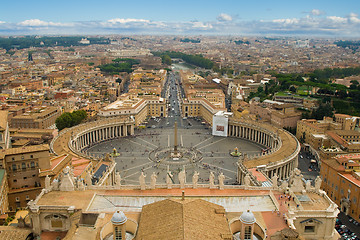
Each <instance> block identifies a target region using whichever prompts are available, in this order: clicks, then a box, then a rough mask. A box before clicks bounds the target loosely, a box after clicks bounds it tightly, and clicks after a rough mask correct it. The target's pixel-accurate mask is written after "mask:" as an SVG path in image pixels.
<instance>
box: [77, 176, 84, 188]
mask: <svg viewBox="0 0 360 240" xmlns="http://www.w3.org/2000/svg"><path fill="white" fill-rule="evenodd" d="M77 190H79V191H84V190H85V185H84V182H83V179H82V178H79V179H78V180H77Z"/></svg>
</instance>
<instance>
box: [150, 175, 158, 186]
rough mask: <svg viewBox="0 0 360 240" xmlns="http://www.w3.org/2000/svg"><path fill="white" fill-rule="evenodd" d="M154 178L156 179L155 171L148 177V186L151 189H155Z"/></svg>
mask: <svg viewBox="0 0 360 240" xmlns="http://www.w3.org/2000/svg"><path fill="white" fill-rule="evenodd" d="M156 179H157V175H156V173H155V172H153V173H152V174H151V177H150V188H151V189H155V187H156Z"/></svg>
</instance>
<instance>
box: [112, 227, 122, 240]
mask: <svg viewBox="0 0 360 240" xmlns="http://www.w3.org/2000/svg"><path fill="white" fill-rule="evenodd" d="M114 234H115V237H114V240H121V239H122V238H121V229H120V227H115V233H114Z"/></svg>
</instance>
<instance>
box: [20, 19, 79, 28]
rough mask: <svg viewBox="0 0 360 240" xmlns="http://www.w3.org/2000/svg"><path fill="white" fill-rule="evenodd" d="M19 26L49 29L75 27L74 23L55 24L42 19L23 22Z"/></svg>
mask: <svg viewBox="0 0 360 240" xmlns="http://www.w3.org/2000/svg"><path fill="white" fill-rule="evenodd" d="M18 25H21V26H29V27H48V26H63V27H65V26H73V24H72V23H54V22H45V21H42V20H40V19H29V20H25V21H22V22H19V23H18Z"/></svg>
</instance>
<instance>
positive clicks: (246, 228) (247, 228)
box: [244, 226, 251, 240]
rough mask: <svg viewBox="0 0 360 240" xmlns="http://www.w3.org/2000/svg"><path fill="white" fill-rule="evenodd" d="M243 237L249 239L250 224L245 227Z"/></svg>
mask: <svg viewBox="0 0 360 240" xmlns="http://www.w3.org/2000/svg"><path fill="white" fill-rule="evenodd" d="M244 239H245V240H249V239H251V226H246V227H245V233H244Z"/></svg>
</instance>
